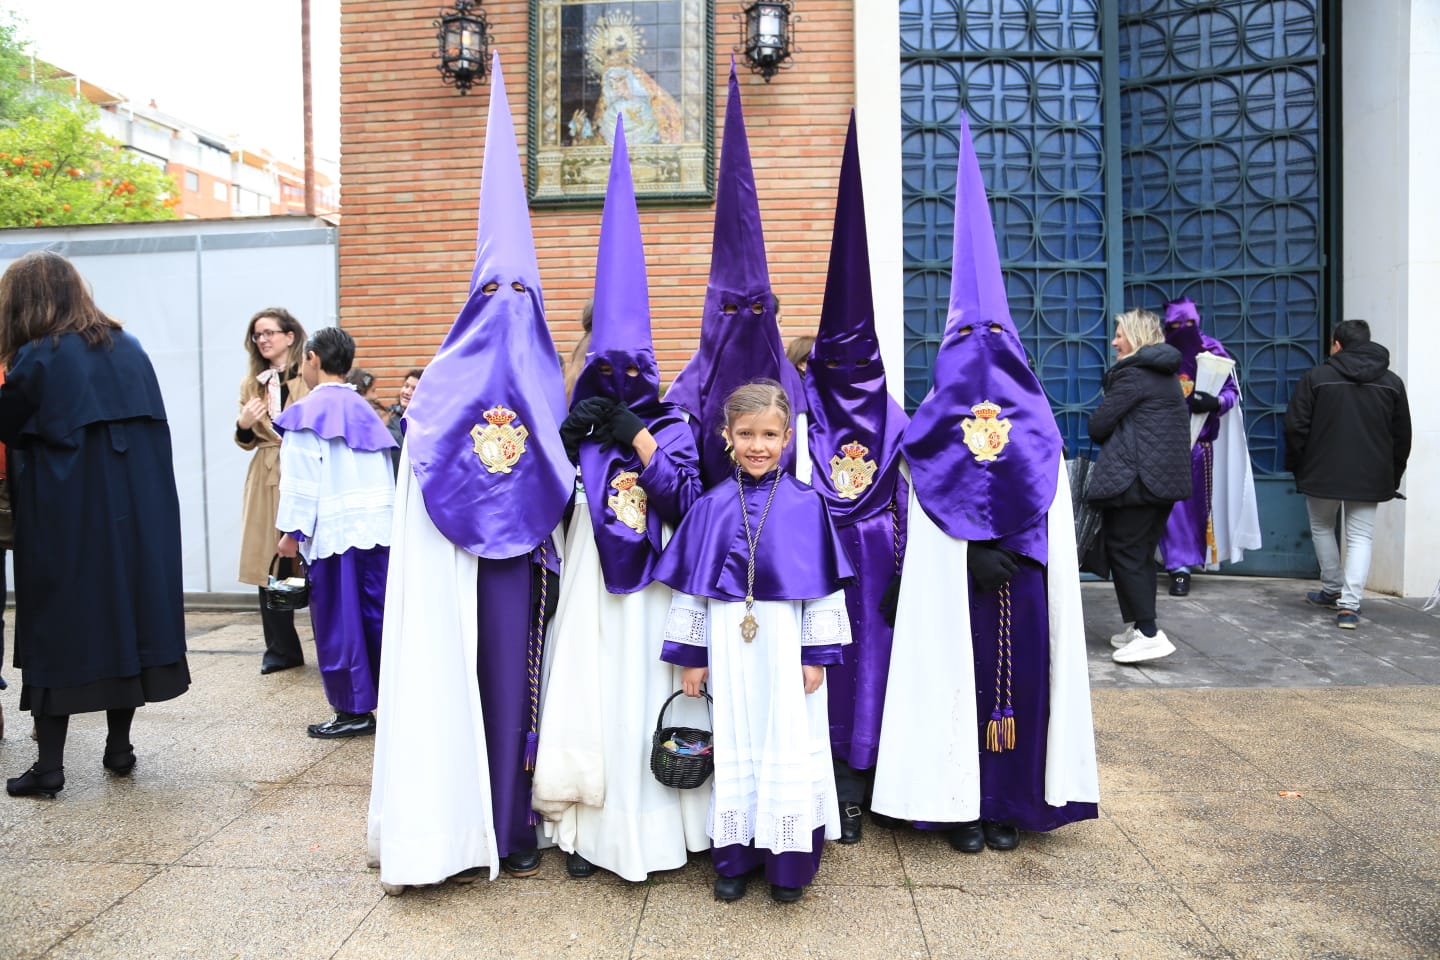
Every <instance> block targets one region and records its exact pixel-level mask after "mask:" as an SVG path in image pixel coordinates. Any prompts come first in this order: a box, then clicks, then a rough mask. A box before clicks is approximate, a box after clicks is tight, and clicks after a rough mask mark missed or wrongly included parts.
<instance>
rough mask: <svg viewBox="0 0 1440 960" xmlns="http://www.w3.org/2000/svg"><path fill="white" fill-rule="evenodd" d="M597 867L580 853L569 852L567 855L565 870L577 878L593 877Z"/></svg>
mask: <svg viewBox="0 0 1440 960" xmlns="http://www.w3.org/2000/svg"><path fill="white" fill-rule="evenodd" d="M595 869H596V868H595V864H593V863H591V862H590V861H589V860H586V859H585V858H584V857H582V856H580V854H578V853H567V854H566V855H565V872H566V873H568V874H570V876H572V877H574V878H575V879H576V880H584V879H585V878H586V877H593V876H594V875H595Z"/></svg>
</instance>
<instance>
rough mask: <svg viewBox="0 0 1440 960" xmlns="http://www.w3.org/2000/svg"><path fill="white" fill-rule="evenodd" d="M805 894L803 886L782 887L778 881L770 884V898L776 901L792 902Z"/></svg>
mask: <svg viewBox="0 0 1440 960" xmlns="http://www.w3.org/2000/svg"><path fill="white" fill-rule="evenodd" d="M803 896H805V888H804V887H782V886H780V885H779V884H778V883H772V884H770V899H771V900H774V901H775V902H776V903H794V902H795V901H796V900H799V899H800V898H801V897H803Z"/></svg>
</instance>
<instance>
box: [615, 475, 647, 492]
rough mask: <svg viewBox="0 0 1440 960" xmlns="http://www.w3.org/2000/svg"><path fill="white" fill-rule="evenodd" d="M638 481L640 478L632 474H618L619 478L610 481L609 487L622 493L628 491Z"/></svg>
mask: <svg viewBox="0 0 1440 960" xmlns="http://www.w3.org/2000/svg"><path fill="white" fill-rule="evenodd" d="M639 479H640V478H639V477H637V476H636V475H635V474H633V473H628V472H627V473H622V474H620V476H618V477H616V478H615V479H614V480H612V481H611V483H610V485H611V486H612V487H614V488H615V489H616V490H619V491H620V492H621V493H624V492H625V491H626V490H629V489H630V488H631V487H633V486H635V481H636V480H639Z"/></svg>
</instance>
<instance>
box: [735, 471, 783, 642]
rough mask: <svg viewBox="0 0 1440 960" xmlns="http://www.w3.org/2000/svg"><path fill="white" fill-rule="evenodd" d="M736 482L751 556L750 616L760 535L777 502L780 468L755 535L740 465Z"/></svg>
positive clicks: (748, 572)
mask: <svg viewBox="0 0 1440 960" xmlns="http://www.w3.org/2000/svg"><path fill="white" fill-rule="evenodd" d="M735 483H736V485H737V486H739V488H740V517H741V519H742V520H743V521H744V522H745V545H746V546H747V547H749V548H750V556H749V558H748V562H747V563H746V564H745V614H746V615H747V616H748V615H749V614H750V611H751V610H752V609H753V608H754V606H755V551H756V550H757V549H758V548H759V546H760V535H761V534H762V533H764V532H765V521H766V520H768V519H769V518H770V505H771V504H773V503H774V502H775V490H776V489H777V488H778V487H779V486H780V468H779V467H776V468H775V480H774V481H773V482H772V483H771V484H770V496H769V497H768V498H766V500H765V510H764V511H763V512H762V513H761V514H760V525H759V526H757V527H756V528H755V536H753V537H752V536H750V506H749V504H747V503H746V502H745V481H744V480H743V479H742V477H741V471H740V468H739V467H736V468H735Z"/></svg>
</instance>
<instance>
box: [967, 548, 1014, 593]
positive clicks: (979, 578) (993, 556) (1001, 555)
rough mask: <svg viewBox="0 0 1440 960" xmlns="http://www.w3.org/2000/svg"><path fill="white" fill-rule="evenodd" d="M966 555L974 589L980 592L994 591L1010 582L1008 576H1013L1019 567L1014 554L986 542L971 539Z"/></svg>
mask: <svg viewBox="0 0 1440 960" xmlns="http://www.w3.org/2000/svg"><path fill="white" fill-rule="evenodd" d="M966 555H967V564H966V565H967V566H968V567H969V568H970V578H971V579H972V580H973V581H974V583H975V589H977V590H979V591H980V592H981V593H994V592H995V591H996V590H999V589H1000V588H1001V587H1003V586H1005V584H1007V583H1009V582H1010V578H1011V577H1013V576H1015V571H1016V570H1018V569H1019V568H1020V564H1019V563H1018V562H1017V561H1016V560H1015V554H1013V553H1011V552H1010V551H1009V550H1005V549H1002V548H1001V547H994V546H991V545H990V544H988V543H976V542H973V541H972V542H971V544H970V549H969V550H968V551H967V552H966Z"/></svg>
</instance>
